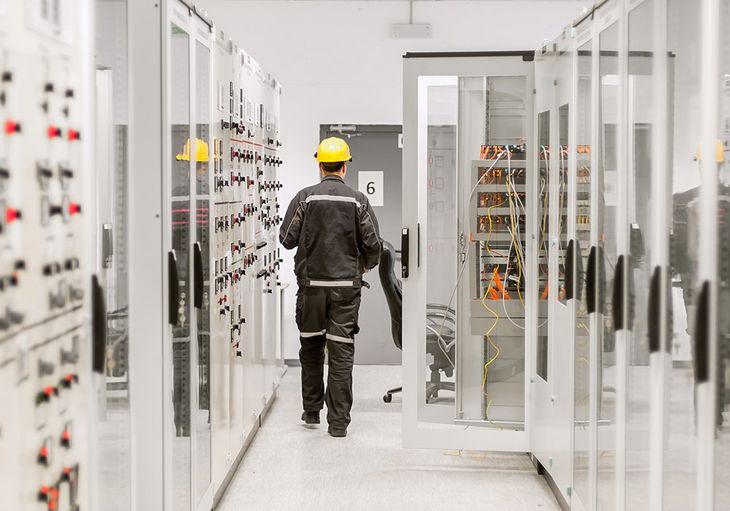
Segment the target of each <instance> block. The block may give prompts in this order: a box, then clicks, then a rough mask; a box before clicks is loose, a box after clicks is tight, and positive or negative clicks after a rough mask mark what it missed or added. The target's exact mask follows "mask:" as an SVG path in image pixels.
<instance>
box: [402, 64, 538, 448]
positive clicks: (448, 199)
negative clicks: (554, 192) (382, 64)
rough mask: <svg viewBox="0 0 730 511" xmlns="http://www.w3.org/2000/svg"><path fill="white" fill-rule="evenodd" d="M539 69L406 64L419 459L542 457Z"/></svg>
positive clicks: (409, 387) (410, 352)
mask: <svg viewBox="0 0 730 511" xmlns="http://www.w3.org/2000/svg"><path fill="white" fill-rule="evenodd" d="M531 60H532V55H531V52H517V53H512V54H510V53H498V54H483V55H479V56H475V55H473V54H470V55H459V54H456V55H455V56H452V57H438V56H429V55H421V54H419V55H406V58H405V59H404V84H405V92H406V93H405V94H404V98H405V104H404V152H403V161H404V165H403V168H404V177H403V184H404V186H403V188H404V190H409V193H407V194H404V197H403V219H404V227H403V230H402V250H403V261H402V262H403V265H402V279H403V304H404V310H403V319H404V323H403V337H404V341H403V371H404V377H403V387H404V394H403V402H404V421H403V428H404V434H403V442H404V445H405V446H406V447H431V448H473V449H486V450H500V451H523V452H524V451H527V450H529V448H528V444H529V442H528V433H529V432H528V431H527V430H528V424H529V421H528V412H527V408H526V402H527V401H526V395H527V391H528V387H527V385H528V376H527V375H528V374H529V371H528V368H529V367H530V366H531V365H530V364H531V362H530V350H529V346H530V345H531V344H532V343H531V342H530V341H528V339H531V338H532V337H531V336H533V335H534V333H535V327H536V324H531V323H530V322H529V321H526V319H525V318H529V317H535V316H536V315H535V314H533V315H530V310H531V308H534V307H535V306H536V305H535V304H536V300H535V298H536V293H537V290H536V286H532V285H531V284H530V282H531V281H530V279H529V278H528V276H529V274H530V272H534V271H535V270H536V265H535V264H534V263H535V258H534V254H533V251H534V248H535V243H534V238H531V237H530V236H529V233H530V232H531V230H532V232H536V231H535V228H536V226H535V222H534V221H533V220H532V219H531V217H530V215H531V214H532V213H534V212H535V211H536V202H535V200H536V199H535V195H536V191H535V190H536V189H537V186H538V185H537V179H533V178H534V177H535V176H534V175H533V170H532V169H533V162H532V160H531V156H532V154H533V153H532V149H531V148H530V147H529V144H528V143H527V141H529V140H531V131H532V126H531V115H532V114H531V112H532V108H531V106H532V98H531V94H529V93H528V91H531V90H532V62H531ZM424 320H425V321H424Z"/></svg>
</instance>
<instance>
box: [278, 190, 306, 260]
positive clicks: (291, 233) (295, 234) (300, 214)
mask: <svg viewBox="0 0 730 511" xmlns="http://www.w3.org/2000/svg"><path fill="white" fill-rule="evenodd" d="M305 206H306V203H305V202H304V201H302V200H301V192H300V193H298V194H297V195H296V196H295V197H294V198H293V199H292V201H291V202H290V203H289V207H288V208H287V210H286V215H284V221H283V222H282V224H281V228H280V229H279V241H281V244H282V245H284V248H288V249H290V250H291V249H292V248H294V247H296V246H297V245H299V232H300V231H301V228H302V222H303V221H304V208H305Z"/></svg>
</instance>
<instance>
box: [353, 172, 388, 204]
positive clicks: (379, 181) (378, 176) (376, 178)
mask: <svg viewBox="0 0 730 511" xmlns="http://www.w3.org/2000/svg"><path fill="white" fill-rule="evenodd" d="M357 188H358V189H359V190H360V191H361V192H362V193H364V194H365V196H366V197H367V198H368V200H369V201H370V205H371V206H382V205H383V172H382V171H380V170H377V171H370V170H368V171H361V172H358V174H357Z"/></svg>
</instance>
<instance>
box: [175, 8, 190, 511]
mask: <svg viewBox="0 0 730 511" xmlns="http://www.w3.org/2000/svg"><path fill="white" fill-rule="evenodd" d="M169 41H170V48H169V58H170V63H169V72H170V85H171V86H170V98H169V105H170V112H169V114H170V115H169V118H170V128H169V129H170V142H171V154H170V181H169V186H170V207H171V225H170V229H171V240H172V246H171V248H172V250H173V252H174V256H175V259H176V261H177V277H178V303H177V304H176V305H177V307H176V308H177V317H176V324H175V325H174V326H173V327H172V349H171V350H170V352H171V355H172V360H171V362H172V367H173V390H172V401H173V421H174V437H173V439H172V466H171V467H170V468H171V469H172V484H173V488H172V498H173V506H172V509H174V510H175V511H177V510H181V511H182V510H187V509H190V502H191V500H192V499H191V481H190V476H191V441H190V429H191V416H190V415H191V414H190V411H191V406H190V403H191V395H190V392H191V387H190V357H191V353H190V350H191V346H190V342H191V318H192V314H191V312H192V309H191V305H192V300H191V299H192V296H191V287H192V286H191V280H190V277H191V274H190V273H191V272H190V266H191V265H190V257H189V256H190V252H191V247H192V243H191V241H192V239H193V232H192V230H191V225H190V219H191V215H190V207H191V198H190V192H191V190H190V181H191V179H190V177H191V171H192V169H191V165H192V161H193V160H194V156H193V158H191V154H192V155H194V154H195V144H194V143H192V142H191V137H190V135H191V133H190V132H191V124H190V123H191V113H190V109H191V108H190V106H191V105H190V99H191V97H190V61H191V57H190V35H189V34H188V32H187V31H186V29H184V28H183V27H181V26H179V25H178V24H176V23H175V22H172V23H170V40H169Z"/></svg>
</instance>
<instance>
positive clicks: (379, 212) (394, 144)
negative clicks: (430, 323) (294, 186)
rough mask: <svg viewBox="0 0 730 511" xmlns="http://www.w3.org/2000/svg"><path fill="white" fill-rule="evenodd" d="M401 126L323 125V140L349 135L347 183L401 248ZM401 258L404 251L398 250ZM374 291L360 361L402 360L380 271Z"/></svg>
mask: <svg viewBox="0 0 730 511" xmlns="http://www.w3.org/2000/svg"><path fill="white" fill-rule="evenodd" d="M400 133H401V127H400V126H394V125H387V126H386V125H344V126H343V125H338V126H332V125H329V124H327V125H323V126H321V128H320V139H322V138H326V137H340V138H343V139H344V140H345V141H346V142H347V143H348V144H349V146H350V151H351V153H352V162H351V163H349V164H348V166H347V174H346V175H345V182H346V183H347V184H348V185H349V186H350V187H352V188H354V189H356V190H360V191H361V192H362V193H364V194H365V196H366V197H367V198H368V200H369V201H370V205H371V206H372V208H373V211H374V212H375V216H376V217H377V219H378V224H379V227H380V236H381V237H382V238H383V239H384V240H386V241H388V242H390V243H391V244H392V245H393V246H394V247H395V249H396V250H398V251H400V225H401V197H402V195H401V190H402V178H401V176H402V175H401V165H402V156H401V148H400V144H399V138H400ZM398 257H400V254H398ZM365 280H366V281H367V282H368V283H369V284H370V289H363V296H362V305H361V306H360V320H359V324H360V333H359V334H358V343H357V344H358V346H357V350H355V363H357V364H399V363H400V350H398V349H397V348H396V347H395V345H394V344H393V339H392V337H391V332H390V321H383V318H388V317H389V312H388V306H387V304H386V302H385V295H384V294H383V290H382V288H381V286H380V280H379V279H378V272H377V269H376V270H373V271H372V272H369V273H367V274H366V275H365Z"/></svg>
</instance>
